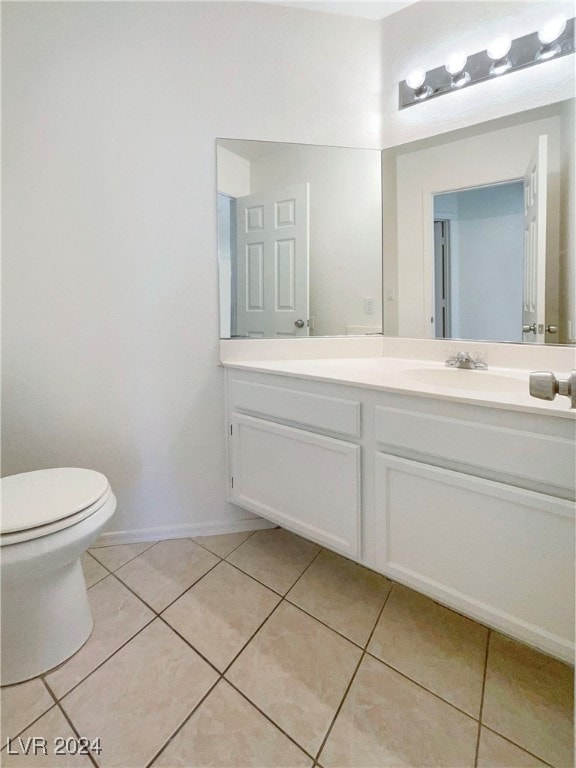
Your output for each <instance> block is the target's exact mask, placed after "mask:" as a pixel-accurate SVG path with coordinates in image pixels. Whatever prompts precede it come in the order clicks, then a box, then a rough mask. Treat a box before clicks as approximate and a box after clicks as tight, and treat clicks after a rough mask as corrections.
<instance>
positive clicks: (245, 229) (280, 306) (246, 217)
mask: <svg viewBox="0 0 576 768" xmlns="http://www.w3.org/2000/svg"><path fill="white" fill-rule="evenodd" d="M308 201H309V186H308V184H306V183H303V184H293V185H291V186H289V187H283V188H281V189H276V190H274V191H273V192H267V193H264V194H255V195H247V196H246V197H240V198H238V199H237V217H238V219H237V233H238V243H237V259H238V269H237V318H236V334H237V335H238V336H248V337H252V338H285V337H288V338H290V337H294V336H308V335H309V327H308V319H309V316H308V312H309V288H308V286H309V279H308V271H309V213H308V207H309V206H308Z"/></svg>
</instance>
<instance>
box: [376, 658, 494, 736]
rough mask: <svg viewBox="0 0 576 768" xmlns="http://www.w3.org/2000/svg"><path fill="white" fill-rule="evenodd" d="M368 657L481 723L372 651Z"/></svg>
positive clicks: (476, 721)
mask: <svg viewBox="0 0 576 768" xmlns="http://www.w3.org/2000/svg"><path fill="white" fill-rule="evenodd" d="M366 655H368V656H370V657H371V658H373V659H375V660H376V661H379V662H380V664H384V666H385V667H388V669H391V670H392V671H393V672H396V674H397V675H400V677H403V678H404V679H405V680H408V682H410V683H413V684H414V685H417V686H418V688H421V689H422V690H423V691H426V693H429V694H430V695H431V696H434V698H436V699H439V701H441V702H443V703H444V704H447V705H448V706H449V707H452V709H455V710H456V712H460V714H461V715H466V717H469V718H470V720H474V722H475V723H479V722H480V721H479V720H478V718H477V717H474V715H471V714H470V712H466V710H464V709H460V707H457V706H456V704H452V702H451V701H448V699H443V698H442V696H440V694H438V693H435V692H434V691H431V690H430V688H426V686H425V685H422V683H419V682H418V680H414V678H413V677H409V675H407V674H406V673H405V672H402V671H401V670H400V669H396V667H394V666H392V664H390V663H389V662H388V661H384V660H383V659H381V658H379V657H378V656H375V655H374V654H373V653H371V652H370V651H366Z"/></svg>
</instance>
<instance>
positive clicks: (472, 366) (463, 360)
mask: <svg viewBox="0 0 576 768" xmlns="http://www.w3.org/2000/svg"><path fill="white" fill-rule="evenodd" d="M446 367H447V368H467V369H469V370H477V369H486V368H488V363H486V362H484V360H482V359H481V357H480V356H479V355H478V356H477V357H476V358H474V357H472V355H471V354H470V353H469V352H456V354H454V355H452V357H449V358H448V360H446Z"/></svg>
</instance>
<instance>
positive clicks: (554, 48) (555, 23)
mask: <svg viewBox="0 0 576 768" xmlns="http://www.w3.org/2000/svg"><path fill="white" fill-rule="evenodd" d="M565 29H566V16H564V14H563V13H558V14H556V16H552V18H551V19H548V21H547V22H546V23H545V24H544V25H543V26H542V27H541V28H540V29H539V30H538V40H539V41H540V43H541V46H540V50H539V51H538V59H539V60H540V61H546V60H547V59H551V58H552V57H553V56H556V55H557V54H558V53H560V50H561V49H560V45H559V43H558V42H557V41H558V38H559V37H560V35H561V34H562V33H563V32H564V30H565Z"/></svg>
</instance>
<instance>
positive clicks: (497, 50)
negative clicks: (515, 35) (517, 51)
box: [486, 34, 512, 61]
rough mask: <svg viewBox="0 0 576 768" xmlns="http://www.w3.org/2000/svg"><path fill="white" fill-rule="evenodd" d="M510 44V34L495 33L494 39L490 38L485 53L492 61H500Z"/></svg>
mask: <svg viewBox="0 0 576 768" xmlns="http://www.w3.org/2000/svg"><path fill="white" fill-rule="evenodd" d="M511 46H512V40H511V39H510V35H505V34H500V35H496V37H495V38H494V40H492V42H491V43H490V45H489V46H488V48H487V49H486V53H487V54H488V56H489V57H490V58H491V59H492V61H500V59H503V58H504V57H505V56H506V54H507V53H508V51H509V50H510V48H511Z"/></svg>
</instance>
